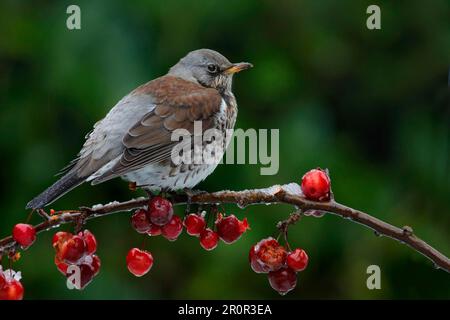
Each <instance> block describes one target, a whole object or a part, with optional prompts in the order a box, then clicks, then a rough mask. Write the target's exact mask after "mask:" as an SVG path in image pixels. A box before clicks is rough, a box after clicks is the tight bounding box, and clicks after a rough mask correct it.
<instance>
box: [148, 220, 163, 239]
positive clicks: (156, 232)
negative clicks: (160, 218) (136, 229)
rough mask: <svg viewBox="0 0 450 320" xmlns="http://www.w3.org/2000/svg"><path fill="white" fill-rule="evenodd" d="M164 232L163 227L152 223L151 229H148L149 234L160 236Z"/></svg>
mask: <svg viewBox="0 0 450 320" xmlns="http://www.w3.org/2000/svg"><path fill="white" fill-rule="evenodd" d="M161 233H162V230H161V227H160V226H157V225H156V224H153V223H150V229H149V230H148V231H147V234H148V235H149V236H159V235H160V234H161Z"/></svg>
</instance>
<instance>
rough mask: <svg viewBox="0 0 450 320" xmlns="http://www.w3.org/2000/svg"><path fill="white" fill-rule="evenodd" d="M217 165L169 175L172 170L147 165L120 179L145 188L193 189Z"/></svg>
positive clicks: (204, 165)
mask: <svg viewBox="0 0 450 320" xmlns="http://www.w3.org/2000/svg"><path fill="white" fill-rule="evenodd" d="M216 167H217V164H210V165H207V164H203V165H197V166H195V167H194V168H193V170H186V171H184V172H181V171H179V172H177V173H176V174H171V171H173V169H174V168H172V167H163V166H160V165H149V166H147V167H144V168H142V169H139V170H136V171H133V172H130V173H127V174H126V175H124V176H123V177H122V178H123V179H125V180H128V181H131V182H136V184H137V185H138V186H145V188H148V189H151V190H156V189H161V188H163V189H169V190H178V189H183V188H193V187H194V186H196V185H197V184H199V183H200V182H201V181H203V180H204V179H205V178H206V177H207V176H209V175H210V174H211V173H212V172H213V171H214V169H215V168H216Z"/></svg>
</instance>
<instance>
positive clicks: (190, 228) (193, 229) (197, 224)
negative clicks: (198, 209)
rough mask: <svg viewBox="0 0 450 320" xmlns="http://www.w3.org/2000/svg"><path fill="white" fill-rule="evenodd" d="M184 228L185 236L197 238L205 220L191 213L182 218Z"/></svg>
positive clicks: (204, 224) (203, 227)
mask: <svg viewBox="0 0 450 320" xmlns="http://www.w3.org/2000/svg"><path fill="white" fill-rule="evenodd" d="M184 226H185V227H186V232H187V234H189V235H191V236H199V235H200V233H201V232H202V231H203V230H204V229H205V226H206V222H205V218H203V217H202V216H200V215H198V214H195V213H191V214H189V215H187V216H186V217H185V218H184Z"/></svg>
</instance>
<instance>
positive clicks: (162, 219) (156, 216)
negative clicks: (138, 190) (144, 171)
mask: <svg viewBox="0 0 450 320" xmlns="http://www.w3.org/2000/svg"><path fill="white" fill-rule="evenodd" d="M147 215H148V218H149V219H150V221H151V222H152V223H154V224H156V225H158V226H163V225H165V224H167V223H168V222H169V221H170V219H172V216H173V207H172V202H170V201H169V200H167V199H164V198H163V197H159V196H158V197H154V198H152V199H151V200H150V202H149V204H148V211H147Z"/></svg>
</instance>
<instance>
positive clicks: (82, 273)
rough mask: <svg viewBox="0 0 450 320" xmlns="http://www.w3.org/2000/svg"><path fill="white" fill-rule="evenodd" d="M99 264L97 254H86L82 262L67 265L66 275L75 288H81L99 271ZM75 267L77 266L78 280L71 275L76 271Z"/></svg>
mask: <svg viewBox="0 0 450 320" xmlns="http://www.w3.org/2000/svg"><path fill="white" fill-rule="evenodd" d="M100 265H101V262H100V259H99V257H98V256H96V255H92V256H87V257H86V258H85V259H84V261H83V263H81V264H78V265H74V266H71V267H69V268H68V269H67V271H66V277H67V278H68V279H69V281H70V282H71V283H72V284H73V285H74V287H75V288H76V289H78V290H83V289H84V288H86V286H87V285H88V284H89V283H91V281H92V280H93V279H94V277H95V276H96V275H97V274H98V273H99V271H100ZM75 268H78V272H79V280H78V281H77V278H76V277H73V275H74V273H75V272H77V271H75V270H76V269H75Z"/></svg>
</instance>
